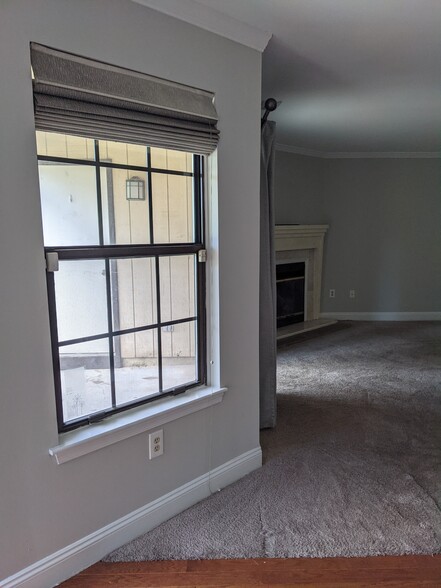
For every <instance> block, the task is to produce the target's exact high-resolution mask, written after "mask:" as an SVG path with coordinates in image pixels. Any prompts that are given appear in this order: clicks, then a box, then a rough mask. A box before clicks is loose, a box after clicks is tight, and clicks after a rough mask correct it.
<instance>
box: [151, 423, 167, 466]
mask: <svg viewBox="0 0 441 588" xmlns="http://www.w3.org/2000/svg"><path fill="white" fill-rule="evenodd" d="M163 453H164V431H163V430H162V429H159V430H158V431H155V432H154V433H150V434H149V459H154V458H155V457H159V456H160V455H162V454H163Z"/></svg>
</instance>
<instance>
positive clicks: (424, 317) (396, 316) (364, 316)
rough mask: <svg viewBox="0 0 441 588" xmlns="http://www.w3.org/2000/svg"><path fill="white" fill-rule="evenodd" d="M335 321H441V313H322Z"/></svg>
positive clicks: (321, 315)
mask: <svg viewBox="0 0 441 588" xmlns="http://www.w3.org/2000/svg"><path fill="white" fill-rule="evenodd" d="M320 318H325V319H333V320H337V321H441V312H438V311H435V312H322V313H321V314H320Z"/></svg>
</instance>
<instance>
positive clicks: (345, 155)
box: [324, 151, 441, 159]
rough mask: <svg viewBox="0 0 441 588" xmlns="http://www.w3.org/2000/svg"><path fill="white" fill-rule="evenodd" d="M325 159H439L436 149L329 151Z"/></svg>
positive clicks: (440, 153) (439, 153)
mask: <svg viewBox="0 0 441 588" xmlns="http://www.w3.org/2000/svg"><path fill="white" fill-rule="evenodd" d="M324 157H325V158H326V159H439V158H441V152H437V151H366V152H363V151H354V152H344V151H330V152H329V153H325V155H324Z"/></svg>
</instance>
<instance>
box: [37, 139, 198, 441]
mask: <svg viewBox="0 0 441 588" xmlns="http://www.w3.org/2000/svg"><path fill="white" fill-rule="evenodd" d="M37 153H38V162H39V176H40V193H41V207H42V218H43V233H44V245H45V252H46V256H47V260H48V269H49V271H48V272H47V284H48V300H49V316H50V324H51V336H52V350H53V364H54V378H55V391H56V402H57V415H58V425H59V430H60V431H68V430H71V429H73V428H76V427H78V426H81V425H84V424H88V423H91V422H95V421H98V420H101V419H102V418H104V417H105V416H107V415H110V414H114V413H116V412H119V411H121V410H124V409H127V408H129V407H133V406H137V405H139V404H143V403H146V402H149V401H151V400H156V399H158V398H159V397H162V396H165V395H169V394H179V393H180V392H184V391H185V390H187V389H188V388H191V387H193V386H197V385H200V384H203V383H205V379H206V353H205V348H206V329H205V264H204V263H201V261H202V260H203V252H204V223H203V218H204V158H203V156H201V155H196V154H192V153H188V152H184V151H176V150H172V149H165V148H159V147H148V146H145V145H141V144H135V143H122V142H117V141H109V140H104V139H94V138H89V137H81V136H74V135H67V134H64V133H52V132H46V131H37ZM54 262H55V263H54ZM57 265H58V267H57ZM51 270H55V271H51Z"/></svg>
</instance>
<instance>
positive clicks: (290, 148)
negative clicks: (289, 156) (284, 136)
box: [276, 143, 326, 157]
mask: <svg viewBox="0 0 441 588" xmlns="http://www.w3.org/2000/svg"><path fill="white" fill-rule="evenodd" d="M276 151H285V152H286V153H295V154H296V155H307V156H308V157H326V153H325V152H324V151H316V150H315V149H306V148H304V147H296V146H295V145H285V144H283V143H276Z"/></svg>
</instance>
